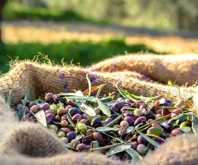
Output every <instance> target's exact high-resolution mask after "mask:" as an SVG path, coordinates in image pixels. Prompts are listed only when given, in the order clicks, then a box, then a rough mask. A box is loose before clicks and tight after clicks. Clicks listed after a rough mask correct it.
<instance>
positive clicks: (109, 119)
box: [102, 117, 113, 126]
mask: <svg viewBox="0 0 198 165" xmlns="http://www.w3.org/2000/svg"><path fill="white" fill-rule="evenodd" d="M112 121H113V119H112V118H110V117H109V118H107V119H105V121H104V122H103V123H102V125H103V126H105V125H107V124H109V123H110V122H112Z"/></svg>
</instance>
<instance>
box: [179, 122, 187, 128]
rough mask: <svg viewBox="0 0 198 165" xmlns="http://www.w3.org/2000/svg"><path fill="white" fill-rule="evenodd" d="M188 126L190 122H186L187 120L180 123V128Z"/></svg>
mask: <svg viewBox="0 0 198 165" xmlns="http://www.w3.org/2000/svg"><path fill="white" fill-rule="evenodd" d="M186 126H188V122H186V121H184V122H182V123H181V124H180V126H179V127H180V128H183V127H186Z"/></svg>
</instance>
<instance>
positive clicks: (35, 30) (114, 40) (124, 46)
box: [0, 22, 198, 73]
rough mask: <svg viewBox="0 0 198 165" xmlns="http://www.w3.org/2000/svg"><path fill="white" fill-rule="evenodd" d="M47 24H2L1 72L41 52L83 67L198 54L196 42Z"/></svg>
mask: <svg viewBox="0 0 198 165" xmlns="http://www.w3.org/2000/svg"><path fill="white" fill-rule="evenodd" d="M44 25H45V23H38V24H36V26H35V24H34V25H33V24H28V25H26V26H24V25H21V24H20V22H16V23H15V24H13V23H4V24H3V40H4V42H5V44H4V45H0V53H1V58H0V72H1V73H5V72H7V71H8V70H9V65H8V63H9V61H10V60H11V59H16V58H17V57H18V58H19V59H33V58H34V56H35V55H37V54H38V53H39V52H40V53H42V54H45V55H48V57H49V59H50V60H52V61H53V62H54V63H60V62H61V59H63V58H64V61H65V62H67V63H70V62H71V61H73V63H74V64H78V63H80V65H82V66H88V65H91V64H92V63H96V62H98V61H100V60H103V59H105V58H109V57H112V56H115V55H120V54H126V53H146V52H149V53H154V54H178V53H198V47H197V45H198V40H197V39H184V38H181V37H176V36H166V37H164V36H161V37H154V36H149V35H134V34H133V35H127V34H126V33H125V32H124V31H119V30H117V31H115V30H112V29H111V28H104V27H103V28H102V27H101V26H99V27H96V26H94V27H90V26H88V27H87V26H86V25H83V24H81V27H78V26H76V24H62V25H59V26H51V24H49V25H50V26H49V25H48V24H47V23H46V25H45V26H44Z"/></svg>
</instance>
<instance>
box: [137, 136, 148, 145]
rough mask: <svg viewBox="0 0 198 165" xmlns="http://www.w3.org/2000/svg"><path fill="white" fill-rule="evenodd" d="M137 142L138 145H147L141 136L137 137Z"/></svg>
mask: <svg viewBox="0 0 198 165" xmlns="http://www.w3.org/2000/svg"><path fill="white" fill-rule="evenodd" d="M137 142H138V143H139V144H145V145H146V144H147V141H146V139H145V138H144V137H143V136H142V135H139V136H138V137H137Z"/></svg>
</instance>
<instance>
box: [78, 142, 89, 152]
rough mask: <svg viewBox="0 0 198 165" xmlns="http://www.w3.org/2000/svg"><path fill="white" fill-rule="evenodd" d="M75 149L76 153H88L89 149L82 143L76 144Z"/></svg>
mask: <svg viewBox="0 0 198 165" xmlns="http://www.w3.org/2000/svg"><path fill="white" fill-rule="evenodd" d="M76 149H77V150H78V151H88V150H89V148H88V147H87V146H86V145H85V144H83V143H80V144H78V145H77V146H76Z"/></svg>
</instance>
